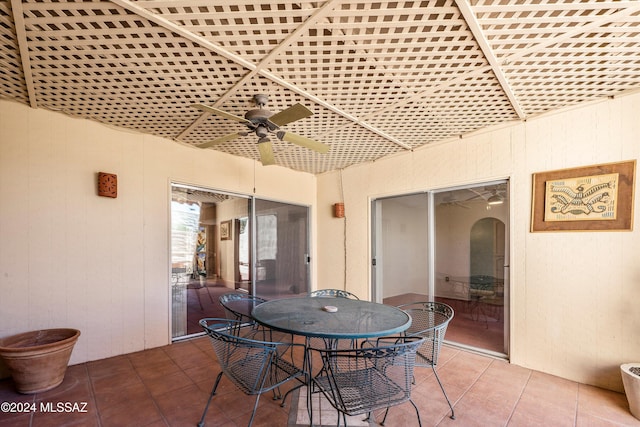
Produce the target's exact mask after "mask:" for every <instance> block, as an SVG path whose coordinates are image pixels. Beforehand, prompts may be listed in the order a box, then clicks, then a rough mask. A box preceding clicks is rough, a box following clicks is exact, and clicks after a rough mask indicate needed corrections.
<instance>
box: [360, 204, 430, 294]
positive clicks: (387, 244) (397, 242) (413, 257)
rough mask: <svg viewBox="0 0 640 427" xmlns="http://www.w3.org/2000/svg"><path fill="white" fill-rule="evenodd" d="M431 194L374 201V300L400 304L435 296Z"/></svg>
mask: <svg viewBox="0 0 640 427" xmlns="http://www.w3.org/2000/svg"><path fill="white" fill-rule="evenodd" d="M428 200H429V196H428V194H425V193H421V194H411V195H405V196H397V197H388V198H384V199H377V200H375V201H374V202H373V206H372V209H373V212H374V220H373V227H374V238H373V245H372V246H373V250H374V253H373V260H372V264H373V270H372V271H373V283H374V289H373V295H374V300H375V301H378V302H380V301H381V302H384V303H385V304H391V305H400V304H404V303H408V302H412V301H426V300H430V299H431V294H432V292H431V287H430V281H429V271H430V269H429V252H430V251H429V223H428V218H429V216H428V208H429V202H428Z"/></svg>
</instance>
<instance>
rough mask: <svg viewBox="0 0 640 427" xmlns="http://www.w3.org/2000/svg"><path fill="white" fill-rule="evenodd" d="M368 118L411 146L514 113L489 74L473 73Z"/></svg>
mask: <svg viewBox="0 0 640 427" xmlns="http://www.w3.org/2000/svg"><path fill="white" fill-rule="evenodd" d="M390 113H391V111H389V112H386V111H385V112H382V113H380V114H378V115H377V117H372V118H370V119H369V120H368V121H369V122H370V123H371V124H372V125H373V126H375V127H376V128H378V129H382V130H384V131H385V132H386V133H388V134H389V135H391V136H393V137H395V138H397V139H400V140H402V141H405V142H407V143H408V144H409V145H411V147H413V148H415V147H419V146H421V145H424V144H429V143H432V142H437V141H442V140H443V139H448V138H451V137H453V136H461V135H464V134H465V133H468V132H472V131H475V130H477V129H481V128H484V127H488V126H493V125H496V124H499V123H503V122H505V121H509V120H516V119H517V116H516V114H515V113H514V111H513V108H512V106H511V104H510V103H509V101H508V100H507V99H506V98H505V96H504V93H503V92H502V91H501V90H500V87H499V85H498V84H497V82H496V80H495V78H494V77H493V75H492V74H491V73H488V72H487V73H484V74H482V75H477V76H474V77H473V78H470V79H468V80H466V81H464V82H462V83H459V84H457V85H455V86H452V87H445V88H443V89H441V90H439V91H436V92H434V93H433V94H430V95H429V96H428V97H425V98H423V99H420V100H417V101H415V102H413V103H410V104H405V105H400V106H398V107H396V108H394V111H393V114H390Z"/></svg>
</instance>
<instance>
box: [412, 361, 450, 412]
mask: <svg viewBox="0 0 640 427" xmlns="http://www.w3.org/2000/svg"><path fill="white" fill-rule="evenodd" d="M431 369H433V374H434V375H435V376H436V380H438V384H440V389H441V390H442V394H444V398H445V399H447V403H448V404H449V408H451V416H450V417H449V418H451V419H452V420H455V419H456V416H455V413H454V412H453V406H452V405H451V401H449V396H447V392H446V391H444V386H443V385H442V381H440V377H439V376H438V372H436V367H435V365H431ZM414 406H415V405H414Z"/></svg>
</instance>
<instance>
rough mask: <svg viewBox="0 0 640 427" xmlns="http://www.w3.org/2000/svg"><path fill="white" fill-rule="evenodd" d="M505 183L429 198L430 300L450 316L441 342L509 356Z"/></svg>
mask: <svg viewBox="0 0 640 427" xmlns="http://www.w3.org/2000/svg"><path fill="white" fill-rule="evenodd" d="M508 206H509V203H508V191H507V182H506V181H499V182H491V183H485V184H482V185H475V186H472V187H465V188H455V189H447V190H444V191H439V192H437V193H435V194H434V208H435V221H434V229H435V251H434V253H435V296H436V300H439V301H443V302H445V303H447V304H449V305H451V306H452V307H453V308H454V310H455V317H454V318H453V320H452V321H451V323H450V324H449V328H448V329H447V337H446V339H447V340H448V341H451V342H455V343H458V344H461V345H464V346H468V347H472V348H475V349H480V350H482V351H485V352H489V353H493V354H496V355H506V354H508V340H507V337H508V336H509V335H508V329H507V328H508V317H509V311H508V298H507V296H508V290H509V286H508V274H505V270H506V269H507V262H506V260H507V254H508V251H507V247H508V245H507V242H508V239H507V229H508V218H509V211H508Z"/></svg>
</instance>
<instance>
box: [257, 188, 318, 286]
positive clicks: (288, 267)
mask: <svg viewBox="0 0 640 427" xmlns="http://www.w3.org/2000/svg"><path fill="white" fill-rule="evenodd" d="M255 218H256V221H255V224H256V232H255V236H256V237H255V248H256V249H255V256H256V262H255V268H256V274H255V275H256V277H255V281H254V283H255V294H256V295H257V296H259V297H261V298H265V299H273V298H285V297H288V296H295V295H301V294H306V293H307V292H309V280H310V271H309V261H310V259H309V208H308V207H306V206H298V205H291V204H288V203H280V202H273V201H269V200H260V199H255Z"/></svg>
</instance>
